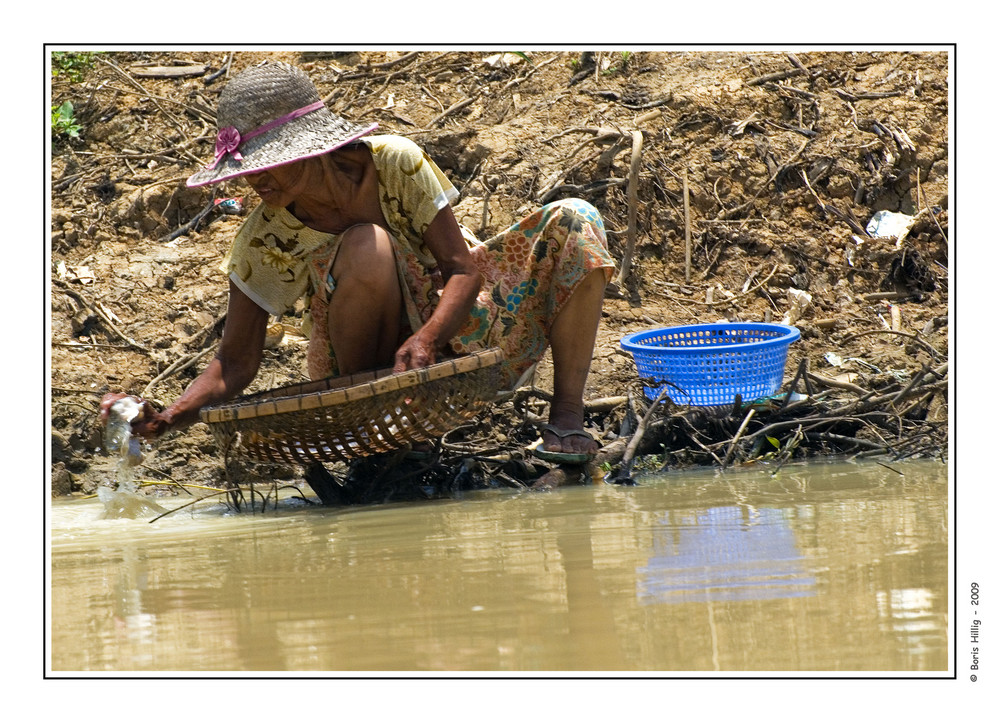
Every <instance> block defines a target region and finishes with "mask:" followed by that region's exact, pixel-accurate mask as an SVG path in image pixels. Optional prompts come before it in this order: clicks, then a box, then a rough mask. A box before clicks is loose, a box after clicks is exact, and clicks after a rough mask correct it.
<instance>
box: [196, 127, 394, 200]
mask: <svg viewBox="0 0 1000 723" xmlns="http://www.w3.org/2000/svg"><path fill="white" fill-rule="evenodd" d="M377 128H378V123H372V124H371V125H369V126H363V125H357V124H355V123H351V122H349V121H346V120H344V119H343V118H340V117H339V116H335V115H334V114H333V113H331V112H330V111H329V110H328V109H326V108H321V109H320V110H317V111H315V112H313V113H309V114H307V115H304V116H301V117H299V118H296V119H295V120H292V121H289V122H288V123H284V124H282V125H280V126H277V127H276V128H272V129H271V130H269V131H267V132H265V133H262V134H260V135H259V136H254V137H253V138H250V139H249V140H246V141H244V142H243V143H242V144H241V145H240V151H239V152H240V155H241V156H242V160H241V161H237V160H236V159H235V158H233V156H232V154H231V153H227V154H226V155H225V156H223V158H222V159H220V160H219V162H218V163H217V164H216V166H215V168H203V169H201V170H200V171H198V172H197V173H194V174H192V175H191V177H190V178H188V179H187V185H188V187H190V188H196V187H198V186H207V185H209V184H212V183H220V182H222V181H226V180H229V179H231V178H237V177H239V176H244V175H246V174H248V173H260V172H261V171H266V170H267V169H269V168H274V167H276V166H283V165H286V164H288V163H294V162H295V161H299V160H302V159H305V158H312V157H314V156H321V155H323V154H324V153H329V152H330V151H334V150H336V149H338V148H341V147H342V146H346V145H348V144H350V143H353V142H354V141H356V140H358V139H359V138H361V137H363V136H366V135H368V134H370V133H372V132H373V131H375V130H376V129H377Z"/></svg>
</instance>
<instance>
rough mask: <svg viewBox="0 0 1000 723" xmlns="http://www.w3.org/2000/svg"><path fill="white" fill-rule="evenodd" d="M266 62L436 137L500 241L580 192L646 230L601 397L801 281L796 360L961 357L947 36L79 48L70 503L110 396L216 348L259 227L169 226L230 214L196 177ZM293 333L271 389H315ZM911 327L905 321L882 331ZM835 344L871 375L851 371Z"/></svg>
mask: <svg viewBox="0 0 1000 723" xmlns="http://www.w3.org/2000/svg"><path fill="white" fill-rule="evenodd" d="M265 56H267V57H280V58H281V59H283V60H287V61H288V62H293V63H296V64H299V65H301V66H302V67H304V68H305V69H306V70H307V71H308V72H309V73H310V75H311V76H312V77H313V79H314V81H315V82H316V83H317V85H318V86H319V88H320V90H321V93H322V94H323V95H324V97H325V99H326V100H327V102H328V104H329V105H330V107H331V108H332V109H334V110H336V111H339V112H341V113H343V114H344V115H346V116H348V117H350V118H353V119H355V120H360V119H365V120H376V121H378V122H379V123H380V125H381V127H382V129H383V130H384V131H386V132H394V133H401V134H404V135H407V136H409V137H412V138H413V139H414V140H415V141H417V142H418V143H420V144H422V145H423V146H425V147H426V148H427V149H428V151H429V152H430V153H431V154H432V155H433V156H434V157H435V158H436V160H438V162H439V164H440V165H441V166H442V168H443V169H444V170H445V171H446V172H447V173H448V174H449V175H450V176H451V177H452V178H453V179H454V181H455V184H456V186H458V188H459V189H460V190H461V191H462V199H461V201H460V203H459V204H458V206H457V208H456V213H457V215H458V216H459V218H460V220H461V221H462V222H463V223H465V224H466V225H467V226H469V227H470V228H472V229H474V230H476V231H477V232H478V233H480V234H481V235H482V236H484V237H486V236H489V235H491V234H492V233H494V232H495V231H497V230H499V229H502V228H503V227H505V226H506V225H507V224H509V223H510V222H511V221H512V220H514V219H515V218H516V217H517V216H518V214H520V213H522V212H523V211H524V210H526V209H527V208H529V207H531V206H532V205H536V204H538V203H541V202H544V201H547V200H551V199H553V198H559V197H563V196H570V195H575V196H581V197H583V198H586V199H587V200H589V201H591V202H592V203H594V204H595V205H596V206H597V207H598V208H599V209H600V210H601V211H602V213H603V214H604V215H605V218H606V220H607V225H608V227H609V231H610V234H609V239H610V244H611V248H612V251H613V252H614V253H615V255H616V257H617V258H619V259H622V258H623V257H624V256H625V254H626V246H627V243H628V240H629V237H630V228H631V229H634V234H635V238H636V241H637V243H636V248H635V254H634V257H633V266H632V272H631V274H630V275H629V276H628V278H627V279H625V280H624V281H623V283H621V284H620V285H619V287H620V292H619V294H618V295H617V297H616V298H609V299H608V302H607V304H606V314H605V323H604V326H603V329H602V332H601V338H600V344H599V348H598V349H597V351H596V353H595V362H594V367H593V372H592V377H591V380H590V390H589V395H590V396H605V395H610V394H618V393H621V392H622V390H623V388H624V385H625V384H627V383H628V381H630V380H631V379H632V378H633V377H634V370H633V367H632V365H631V361H630V360H629V359H627V358H625V357H623V356H622V355H621V354H620V352H619V351H618V348H617V347H618V340H619V339H620V337H621V336H622V335H623V334H625V333H627V332H629V331H634V330H638V329H642V328H648V327H650V326H653V325H671V324H680V323H690V322H697V321H714V320H716V319H719V318H723V317H725V318H730V319H742V320H761V319H764V318H766V317H770V318H773V319H775V320H780V319H781V318H782V316H783V315H784V314H785V313H786V312H787V311H788V309H789V301H788V290H789V288H795V289H800V290H804V291H806V292H808V293H809V294H811V296H812V305H811V306H810V307H809V308H808V309H807V310H806V312H805V314H804V316H803V318H802V319H801V320H799V322H798V325H799V327H800V329H801V330H802V332H803V339H802V341H801V342H799V343H798V344H796V345H795V347H793V350H792V352H791V355H790V361H789V369H792V370H793V369H794V368H795V365H796V364H797V363H798V361H799V360H800V359H802V358H806V359H808V360H809V362H810V365H811V367H812V368H813V369H816V370H821V371H824V373H829V374H830V376H834V375H836V374H849V373H850V374H854V376H853V377H851V379H852V381H853V382H854V383H857V384H861V385H871V386H873V387H877V386H879V385H883V384H885V383H886V379H887V378H891V377H893V376H894V377H895V378H906V377H907V376H908V375H911V374H912V373H914V372H915V371H916V370H919V369H921V368H922V367H923V366H926V365H931V364H940V359H941V358H945V359H946V358H947V355H948V346H947V338H948V337H947V323H946V320H947V308H948V266H949V254H948V248H949V247H948V238H947V236H948V197H947V193H948V174H949V158H948V137H947V133H948V109H949V106H948V97H949V92H948V90H949V89H948V55H947V53H946V52H944V50H942V52H939V53H935V52H920V53H906V52H842V53H831V52H810V51H808V50H796V52H795V53H794V54H789V53H759V52H744V51H727V52H668V51H665V52H639V53H628V52H622V51H602V52H593V53H554V52H530V51H529V52H528V53H526V56H527V57H526V58H525V57H524V56H523V55H522V54H508V55H507V56H502V57H493V56H492V55H491V54H486V53H468V52H459V51H454V52H418V53H409V52H406V51H402V50H401V51H396V52H351V53H303V52H296V51H289V52H282V53H235V54H229V53H225V52H201V51H192V52H177V53H143V52H112V53H100V54H95V55H94V56H93V57H89V58H88V57H83V56H74V57H71V58H67V57H63V58H60V59H58V60H59V63H58V64H63V63H65V62H66V61H68V60H72V61H74V62H73V64H72V68H71V69H72V70H79V74H78V75H74V74H73V73H71V72H69V70H63V71H62V72H60V73H59V74H58V75H56V76H54V78H53V82H52V98H51V102H52V104H53V106H59V105H61V104H62V103H64V102H65V101H70V102H71V103H72V104H73V109H74V116H73V119H74V122H76V123H77V124H78V125H79V126H80V130H79V137H78V138H70V137H68V136H66V135H65V134H58V135H56V136H55V137H54V141H53V150H52V165H51V182H52V214H51V249H50V258H49V261H50V275H51V290H52V293H51V302H52V325H51V329H50V336H51V343H52V344H51V358H50V376H51V388H52V405H51V407H52V468H53V488H54V491H55V492H57V493H66V492H70V491H73V490H90V489H93V487H94V485H96V484H99V483H101V482H103V481H105V480H107V479H109V478H110V476H111V472H110V465H109V464H108V463H107V459H106V458H104V457H103V455H102V453H101V452H100V451H99V449H100V447H101V438H100V430H99V429H98V427H97V426H96V425H95V411H96V405H97V400H98V399H99V397H100V395H101V394H103V393H104V392H106V391H108V390H119V389H120V390H127V391H132V392H142V391H143V390H144V389H148V394H149V395H150V396H152V397H155V398H158V399H160V400H163V401H165V402H169V401H170V400H172V399H173V398H174V397H176V396H177V394H179V393H180V391H181V389H182V388H183V387H184V385H186V384H187V383H188V382H189V381H190V380H191V378H193V376H194V375H195V374H196V373H197V371H198V370H199V369H200V368H201V365H202V364H203V363H204V362H205V359H206V355H208V354H210V353H211V346H212V344H213V343H214V342H215V340H216V339H217V336H218V333H219V330H220V329H221V325H222V323H223V320H224V314H225V298H226V282H225V279H224V278H223V276H222V275H221V274H220V273H219V272H218V271H217V269H216V265H217V263H218V260H219V259H221V257H222V254H223V253H224V252H225V250H226V248H227V246H228V244H229V240H230V239H231V237H232V235H233V233H234V231H235V229H236V228H237V227H238V224H239V221H240V219H239V217H237V216H225V215H222V214H219V213H216V212H214V211H209V212H208V214H207V215H205V216H204V217H203V218H202V220H201V222H200V223H199V224H198V225H197V226H196V227H194V228H192V229H190V230H188V231H186V232H183V233H181V234H180V235H175V234H177V232H178V230H180V229H183V228H184V227H185V226H186V225H187V224H189V223H190V222H191V221H192V220H193V219H194V218H196V217H197V216H198V214H199V213H201V212H202V211H203V210H205V209H206V208H207V207H209V206H210V205H211V203H212V191H211V190H205V189H187V188H185V187H184V183H183V181H184V179H185V178H186V177H187V176H188V175H189V174H190V173H192V172H193V171H194V170H195V169H196V168H197V167H198V165H199V164H200V163H202V162H204V160H205V159H206V158H208V157H209V156H210V155H211V145H212V141H213V136H214V125H213V112H212V109H213V108H214V106H215V99H216V97H217V94H218V92H219V90H220V89H221V87H222V86H223V84H224V82H225V75H226V73H229V74H232V73H235V72H238V71H239V70H240V69H242V68H244V67H247V66H248V65H250V64H251V63H254V62H257V61H259V60H261V59H262V58H263V57H265ZM61 67H62V66H61ZM637 132H638V133H637ZM637 136H639V137H640V138H641V147H639V144H638V140H637ZM633 158H635V163H633ZM630 176H631V177H632V178H633V179H634V186H633V188H634V201H632V202H631V206H632V208H633V209H634V218H632V219H630V215H629V207H630V197H629V179H630ZM685 178H686V182H687V186H688V189H689V203H690V231H691V239H692V261H691V267H690V278H689V279H687V278H686V276H687V269H686V267H685V253H684V239H685V222H684V213H683V197H684V194H683V187H684V181H685ZM217 190H218V193H219V194H220V196H221V197H226V196H246V195H247V192H246V189H245V188H242V187H240V186H239V185H231V186H229V187H223V188H219V189H217ZM246 201H247V203H248V204H252V203H253V202H254V201H253V199H251V198H246ZM881 210H888V211H894V212H901V213H904V214H908V215H911V216H916V217H917V220H916V222H915V224H914V226H913V228H912V229H911V230H910V232H909V234H908V235H907V237H906V238H905V239H904V241H903V242H902V243H900V244H897V243H896V242H895V239H871V238H868V237H867V236H866V235H865V233H864V228H863V227H864V226H865V224H866V223H867V222H868V220H869V219H870V218H871V217H872V216H873V214H875V213H876V212H877V211H881ZM630 223H631V225H630ZM709 299H711V301H709ZM893 307H895V311H893ZM282 322H283V323H284V325H285V329H286V333H285V335H284V338H283V339H282V340H281V342H280V343H277V344H276V345H275V346H274V347H273V348H272V349H270V350H268V352H267V355H266V360H265V363H264V367H263V368H262V370H261V373H260V374H259V376H258V379H257V381H256V382H255V384H254V387H253V388H252V390H256V389H262V388H265V387H270V386H274V385H278V384H283V383H286V382H289V381H295V380H298V379H300V378H301V375H302V370H303V352H304V341H303V340H302V339H301V337H299V336H297V335H296V334H295V330H296V328H297V327H298V324H299V323H300V322H301V319H300V317H299V316H288V317H286V318H284V319H283V320H282ZM892 324H896V325H897V326H896V327H895V328H896V330H897V331H899V332H902V333H901V334H883V333H880V332H881V330H884V329H886V328H887V327H888V326H891V325H892ZM904 334H905V336H904ZM828 351H835V352H837V353H838V354H840V355H841V356H842V357H852V358H857V359H862V360H863V361H864V362H865V363H866V364H867V365H869V366H863V365H859V364H855V365H854V366H853V367H850V368H843V369H835V368H832V367H830V366H829V364H828V362H826V360H825V358H824V354H825V353H826V352H828ZM199 355H202V356H199ZM188 362H190V363H188ZM185 364H187V365H186V366H185ZM873 370H875V371H873ZM164 372H167V373H166V374H164ZM887 375H888V376H887ZM542 379H543V383H544V379H545V375H544V370H543V375H542ZM935 404H936V406H935V409H934V410H933V413H934V414H936V415H939V416H940V417H941V418H942V419H943V418H946V417H945V416H944V415H946V412H947V410H946V409H944V408H941V406H940V399H938V401H937V402H936V403H935ZM215 455H216V450H215V448H214V445H213V444H212V441H211V438H210V436H209V435H208V434H207V433H206V431H205V429H204V428H203V427H202V426H201V425H199V426H196V427H195V428H193V429H192V430H190V431H189V432H188V433H186V434H184V435H182V436H177V437H173V438H170V439H167V440H164V441H163V443H162V444H160V445H159V447H158V450H157V453H156V454H155V456H154V457H153V458H152V459H151V461H150V469H149V470H148V473H149V475H150V476H151V477H155V476H157V475H163V476H169V477H171V478H173V479H177V480H183V481H193V480H201V481H206V480H209V479H212V478H214V477H215V475H216V473H217V469H218V463H217V459H216V456H215ZM293 473H294V470H289V471H288V474H293Z"/></svg>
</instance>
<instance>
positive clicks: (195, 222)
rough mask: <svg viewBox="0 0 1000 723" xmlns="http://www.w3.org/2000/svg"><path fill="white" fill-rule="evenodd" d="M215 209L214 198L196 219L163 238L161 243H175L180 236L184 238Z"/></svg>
mask: <svg viewBox="0 0 1000 723" xmlns="http://www.w3.org/2000/svg"><path fill="white" fill-rule="evenodd" d="M214 208H215V199H214V198H213V199H212V200H211V201H209V203H208V205H207V206H205V208H203V209H201V210H200V211H199V212H198V214H197V215H196V216H195V217H194V218H192V219H191V220H190V221H188V222H187V223H186V224H184V225H183V226H181V227H180V228H178V229H176V230H174V231H173V232H172V233H169V234H167V235H166V236H164V237H163V238H161V239H160V241H161V242H164V241H173V240H174V239H175V238H177V237H178V236H183V235H184V234H186V233H187V232H188V231H191V230H193V229H194V228H195V227H196V226H197V225H198V224H199V223H201V221H202V219H204V218H205V216H207V215H208V214H209V213H211V212H212V210H213V209H214Z"/></svg>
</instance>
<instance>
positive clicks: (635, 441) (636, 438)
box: [615, 387, 667, 480]
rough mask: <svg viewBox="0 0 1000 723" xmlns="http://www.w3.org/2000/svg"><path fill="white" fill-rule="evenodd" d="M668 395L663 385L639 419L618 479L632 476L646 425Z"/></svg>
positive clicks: (623, 458) (626, 449) (616, 477)
mask: <svg viewBox="0 0 1000 723" xmlns="http://www.w3.org/2000/svg"><path fill="white" fill-rule="evenodd" d="M666 395H667V387H663V389H661V390H660V393H659V394H658V395H656V401H654V402H653V403H652V404H650V405H649V409H647V410H646V413H645V414H644V415H642V419H640V420H639V424H638V425H637V426H636V428H635V434H633V435H632V439H630V440H629V443H628V446H627V447H626V448H625V455H624V456H623V457H622V464H621V469H620V470H619V472H618V474H617V475H616V476H615V479H616V480H624V479H628V478H630V477H631V476H632V475H631V474H629V472H630V471H631V469H632V460H633V459H634V458H635V454H636V452H637V451H638V449H639V443H640V442H641V441H642V438H643V436H645V434H646V427H647V426H648V425H649V420H650V419H652V418H653V413H654V412H656V410H657V408H658V407H659V405H660V402H662V401H663V397H665V396H666Z"/></svg>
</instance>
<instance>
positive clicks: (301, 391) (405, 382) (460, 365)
mask: <svg viewBox="0 0 1000 723" xmlns="http://www.w3.org/2000/svg"><path fill="white" fill-rule="evenodd" d="M503 358H504V357H503V352H502V351H501V350H500V349H486V350H484V351H479V352H473V353H472V354H469V355H467V356H463V357H459V358H457V359H449V360H448V361H443V362H438V363H437V364H431V365H430V366H427V367H424V368H422V369H412V370H410V371H405V372H400V373H398V374H394V373H393V372H392V369H379V370H377V371H372V372H362V373H359V374H351V375H348V376H343V377H334V378H330V379H322V380H317V381H313V382H304V383H301V384H292V385H289V386H285V387H277V388H275V389H269V390H267V391H263V392H259V393H257V394H251V395H247V396H244V397H239V398H237V399H235V400H233V401H231V402H227V403H225V404H218V405H213V406H210V407H205V408H204V409H202V410H201V415H200V416H201V421H203V422H206V423H208V424H216V423H222V422H231V421H234V420H244V419H254V418H258V417H267V416H273V415H277V414H289V413H296V412H300V411H304V410H306V409H317V408H328V407H334V406H337V405H341V404H349V403H351V402H357V401H360V400H362V399H370V398H372V397H376V396H379V395H382V394H389V393H391V392H396V391H399V390H402V389H407V388H410V387H415V386H418V385H420V384H423V383H425V382H428V381H432V380H435V379H442V378H444V377H449V376H455V375H457V374H461V373H465V372H470V371H475V370H478V369H482V368H484V367H489V366H493V365H495V364H499V363H500V362H502V361H503Z"/></svg>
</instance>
